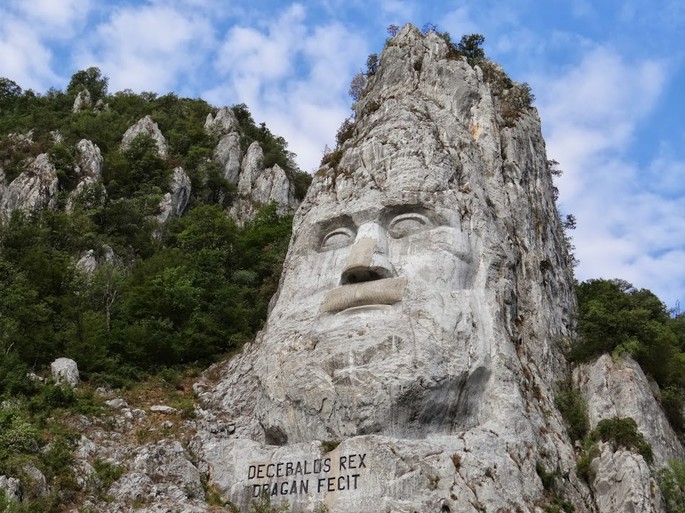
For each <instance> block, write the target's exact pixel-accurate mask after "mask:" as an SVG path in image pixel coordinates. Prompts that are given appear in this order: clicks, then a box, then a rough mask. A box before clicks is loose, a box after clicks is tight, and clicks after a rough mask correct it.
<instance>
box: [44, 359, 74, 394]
mask: <svg viewBox="0 0 685 513" xmlns="http://www.w3.org/2000/svg"><path fill="white" fill-rule="evenodd" d="M50 371H51V372H52V377H53V379H54V380H55V381H56V382H57V383H66V384H67V385H69V386H70V387H72V388H74V387H77V386H78V384H79V383H80V381H81V378H80V376H79V372H78V366H77V365H76V362H75V361H74V360H72V359H71V358H57V360H55V361H54V362H52V363H51V364H50Z"/></svg>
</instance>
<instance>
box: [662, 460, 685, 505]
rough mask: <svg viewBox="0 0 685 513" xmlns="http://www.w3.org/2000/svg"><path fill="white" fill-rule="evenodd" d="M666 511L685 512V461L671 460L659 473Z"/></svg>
mask: <svg viewBox="0 0 685 513" xmlns="http://www.w3.org/2000/svg"><path fill="white" fill-rule="evenodd" d="M657 480H658V482H659V488H660V489H661V495H662V496H663V498H664V502H663V505H664V509H665V510H666V513H685V461H682V460H671V461H669V462H668V467H665V468H663V469H661V470H660V471H659V473H658V474H657Z"/></svg>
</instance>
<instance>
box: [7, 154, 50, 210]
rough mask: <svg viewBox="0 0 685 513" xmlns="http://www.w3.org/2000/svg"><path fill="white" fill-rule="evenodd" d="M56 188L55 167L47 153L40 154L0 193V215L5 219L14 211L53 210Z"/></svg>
mask: <svg viewBox="0 0 685 513" xmlns="http://www.w3.org/2000/svg"><path fill="white" fill-rule="evenodd" d="M57 187H58V180H57V171H56V170H55V166H54V165H53V164H52V162H50V157H49V156H48V154H47V153H41V154H40V155H38V156H37V157H36V158H35V159H33V160H32V161H30V162H29V163H28V164H27V165H26V170H25V171H23V172H22V173H21V174H20V175H19V176H17V177H16V178H15V179H14V180H13V181H12V183H10V184H9V185H8V186H7V187H6V188H5V189H4V191H0V192H2V195H0V213H1V214H2V215H4V216H5V217H6V216H9V215H10V214H11V213H12V212H13V211H14V210H39V209H47V208H55V206H56V204H57V198H56V196H57Z"/></svg>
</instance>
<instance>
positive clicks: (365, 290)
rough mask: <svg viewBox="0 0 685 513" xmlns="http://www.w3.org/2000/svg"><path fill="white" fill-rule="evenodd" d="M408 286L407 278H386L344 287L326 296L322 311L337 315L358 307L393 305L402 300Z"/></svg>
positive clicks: (331, 291)
mask: <svg viewBox="0 0 685 513" xmlns="http://www.w3.org/2000/svg"><path fill="white" fill-rule="evenodd" d="M406 286H407V279H406V278H385V279H382V280H373V281H367V282H363V283H355V284H350V285H343V286H341V287H338V288H335V289H333V290H330V291H329V292H328V293H327V294H326V297H325V298H324V300H323V304H322V305H321V311H322V312H329V313H336V312H341V311H343V310H347V309H348V308H354V307H357V306H368V305H392V304H393V303H397V302H398V301H400V300H401V299H402V296H404V289H405V288H406Z"/></svg>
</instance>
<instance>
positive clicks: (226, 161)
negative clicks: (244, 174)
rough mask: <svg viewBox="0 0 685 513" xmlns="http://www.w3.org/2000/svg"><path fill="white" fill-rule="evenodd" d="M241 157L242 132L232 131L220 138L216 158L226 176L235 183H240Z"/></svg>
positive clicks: (215, 151)
mask: <svg viewBox="0 0 685 513" xmlns="http://www.w3.org/2000/svg"><path fill="white" fill-rule="evenodd" d="M241 157H242V154H241V151H240V134H238V133H237V132H231V133H229V134H226V135H224V136H222V137H221V139H219V143H218V144H217V145H216V148H215V149H214V160H216V161H217V163H218V164H219V165H220V166H221V168H222V169H223V176H224V178H225V179H226V180H228V181H229V182H231V183H233V184H237V183H238V177H239V176H240V163H241Z"/></svg>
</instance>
